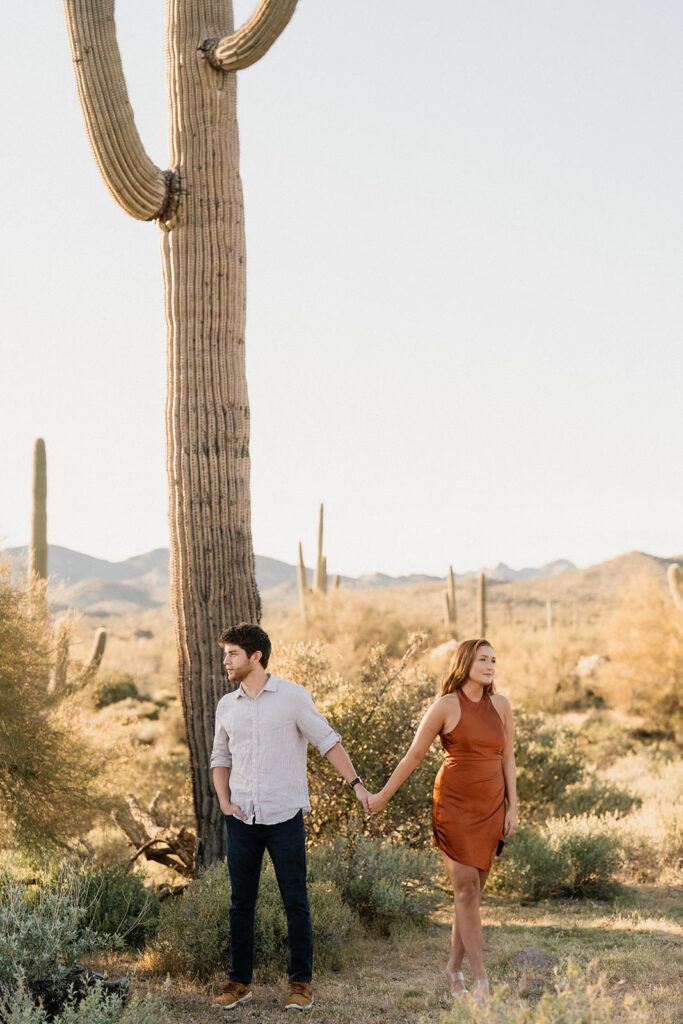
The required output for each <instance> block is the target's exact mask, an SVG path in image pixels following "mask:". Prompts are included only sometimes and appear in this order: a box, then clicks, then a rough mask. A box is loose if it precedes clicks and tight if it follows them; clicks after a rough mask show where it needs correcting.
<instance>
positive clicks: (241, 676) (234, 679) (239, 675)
mask: <svg viewBox="0 0 683 1024" xmlns="http://www.w3.org/2000/svg"><path fill="white" fill-rule="evenodd" d="M250 673H251V668H250V667H249V665H240V667H239V668H235V669H233V670H232V672H228V679H229V680H230V682H231V683H243V682H244V680H245V679H246V678H247V676H248V675H249V674H250Z"/></svg>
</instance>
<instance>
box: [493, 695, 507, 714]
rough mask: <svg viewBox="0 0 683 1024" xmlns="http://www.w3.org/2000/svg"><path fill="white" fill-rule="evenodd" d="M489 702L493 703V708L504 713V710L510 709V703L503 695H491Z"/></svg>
mask: <svg viewBox="0 0 683 1024" xmlns="http://www.w3.org/2000/svg"><path fill="white" fill-rule="evenodd" d="M491 700H492V701H493V706H494V708H500V710H501V711H504V710H505V708H509V707H510V701H509V700H508V699H507V697H506V696H505V694H504V693H492V694H491Z"/></svg>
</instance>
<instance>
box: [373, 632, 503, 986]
mask: <svg viewBox="0 0 683 1024" xmlns="http://www.w3.org/2000/svg"><path fill="white" fill-rule="evenodd" d="M495 668H496V656H495V654H494V653H493V648H492V647H491V644H490V643H489V642H488V640H484V639H481V640H463V642H462V643H461V644H459V645H458V648H457V650H456V651H455V653H454V655H453V659H452V661H451V664H450V667H449V670H448V674H447V675H446V677H445V679H444V681H443V683H442V685H441V696H440V697H438V698H437V700H436V701H435V702H434V704H432V706H431V708H430V709H429V711H428V712H427V714H426V715H425V716H424V718H423V719H422V721H421V722H420V725H419V728H418V730H417V732H416V733H415V738H414V740H413V742H412V743H411V745H410V749H409V750H408V752H407V754H406V755H405V757H404V758H403V759H402V760H401V761H399V763H398V765H397V766H396V768H395V769H394V772H393V774H392V776H391V778H390V779H389V781H388V782H387V783H386V785H385V786H384V788H383V789H382V790H380V792H379V793H377V794H376V795H375V796H371V797H370V812H371V813H372V814H377V813H379V812H380V811H383V810H384V808H385V807H386V805H387V803H388V802H389V800H390V799H391V797H392V796H393V795H394V793H395V792H396V790H397V789H398V788H399V787H400V786H401V785H402V784H403V783H404V782H405V780H406V779H407V778H408V776H409V775H410V774H411V772H412V771H413V770H414V769H415V768H417V766H418V765H419V764H420V762H421V761H422V759H423V757H424V756H425V754H426V753H427V751H428V750H429V748H430V746H431V745H432V742H433V741H434V739H435V738H436V737H437V736H439V737H440V739H441V746H442V747H443V752H444V763H443V765H442V766H441V768H440V769H439V774H438V775H437V777H436V781H435V783H434V804H433V815H432V824H433V829H434V845H435V846H437V847H438V848H439V850H440V852H441V856H442V857H443V860H444V864H445V865H446V871H447V872H448V876H449V878H450V880H451V883H452V885H453V894H454V913H453V930H452V933H451V951H450V957H449V959H448V964H447V966H446V974H447V976H448V980H449V984H450V990H451V994H452V995H453V996H461V995H462V994H463V993H464V992H467V989H466V988H465V982H464V978H463V974H462V962H463V959H464V957H465V954H467V958H468V960H469V962H470V968H471V970H472V976H473V979H474V996H475V998H477V997H481V996H483V995H485V994H486V993H488V990H489V985H488V979H487V977H486V971H485V969H484V964H483V960H482V938H481V917H480V914H479V902H480V895H481V890H482V889H483V888H484V884H485V882H486V878H487V876H488V873H489V870H490V868H491V863H492V861H493V857H494V855H495V854H497V853H500V851H501V850H502V848H503V845H504V842H505V840H506V839H508V838H509V837H510V836H511V835H512V833H513V832H514V831H515V829H516V827H517V786H516V777H515V755H514V750H513V726H512V711H511V709H510V704H509V702H508V701H507V699H506V698H505V697H503V696H502V695H501V694H499V693H495V692H494V686H493V676H494V674H495ZM506 803H507V808H506Z"/></svg>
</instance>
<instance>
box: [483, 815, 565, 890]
mask: <svg viewBox="0 0 683 1024" xmlns="http://www.w3.org/2000/svg"><path fill="white" fill-rule="evenodd" d="M568 874H569V864H568V862H567V860H566V858H565V856H564V854H563V853H562V852H561V851H560V850H557V849H556V848H554V847H553V845H552V844H551V843H550V841H549V840H548V838H547V836H545V835H543V834H542V833H541V832H540V830H539V829H538V828H535V827H534V826H532V825H520V826H519V828H518V829H517V831H516V832H515V834H514V835H513V836H512V838H511V839H508V841H507V843H506V844H505V850H504V852H503V854H502V856H501V857H500V858H498V860H496V861H494V867H493V871H492V872H491V877H490V879H489V883H488V887H489V888H490V889H492V890H493V891H495V892H504V893H507V894H508V895H510V896H514V897H516V898H517V899H518V900H520V901H521V902H523V903H526V902H535V901H536V900H542V899H545V898H547V897H548V896H553V895H559V893H560V886H561V883H562V879H563V878H566V877H567V876H568Z"/></svg>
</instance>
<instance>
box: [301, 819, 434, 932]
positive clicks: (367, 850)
mask: <svg viewBox="0 0 683 1024" xmlns="http://www.w3.org/2000/svg"><path fill="white" fill-rule="evenodd" d="M309 863H310V873H311V878H313V879H317V878H329V879H331V880H332V881H333V882H334V884H335V885H336V887H337V889H338V890H339V892H340V894H341V897H342V899H343V901H344V903H345V904H347V906H349V907H350V908H351V909H352V910H353V911H354V912H355V913H356V914H358V916H359V917H360V918H361V920H362V921H364V922H366V923H372V925H373V926H379V927H380V928H381V929H382V930H383V931H385V932H386V931H388V930H389V929H390V927H391V925H392V924H395V923H398V922H406V921H410V922H411V923H414V924H422V923H424V922H425V921H426V919H427V917H428V915H429V914H430V913H431V912H432V911H433V910H434V909H435V907H437V906H438V905H439V904H440V903H442V902H443V899H444V895H443V890H442V889H441V888H439V886H438V882H437V879H440V877H441V874H442V870H441V865H440V863H438V862H437V856H436V854H435V853H434V851H432V850H412V849H410V848H409V847H407V846H392V845H390V844H389V843H387V842H386V841H383V840H380V839H368V838H366V837H362V836H358V837H356V838H353V839H337V840H336V841H335V842H334V843H331V844H325V845H324V846H320V847H314V848H313V849H312V850H311V852H310V858H309Z"/></svg>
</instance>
